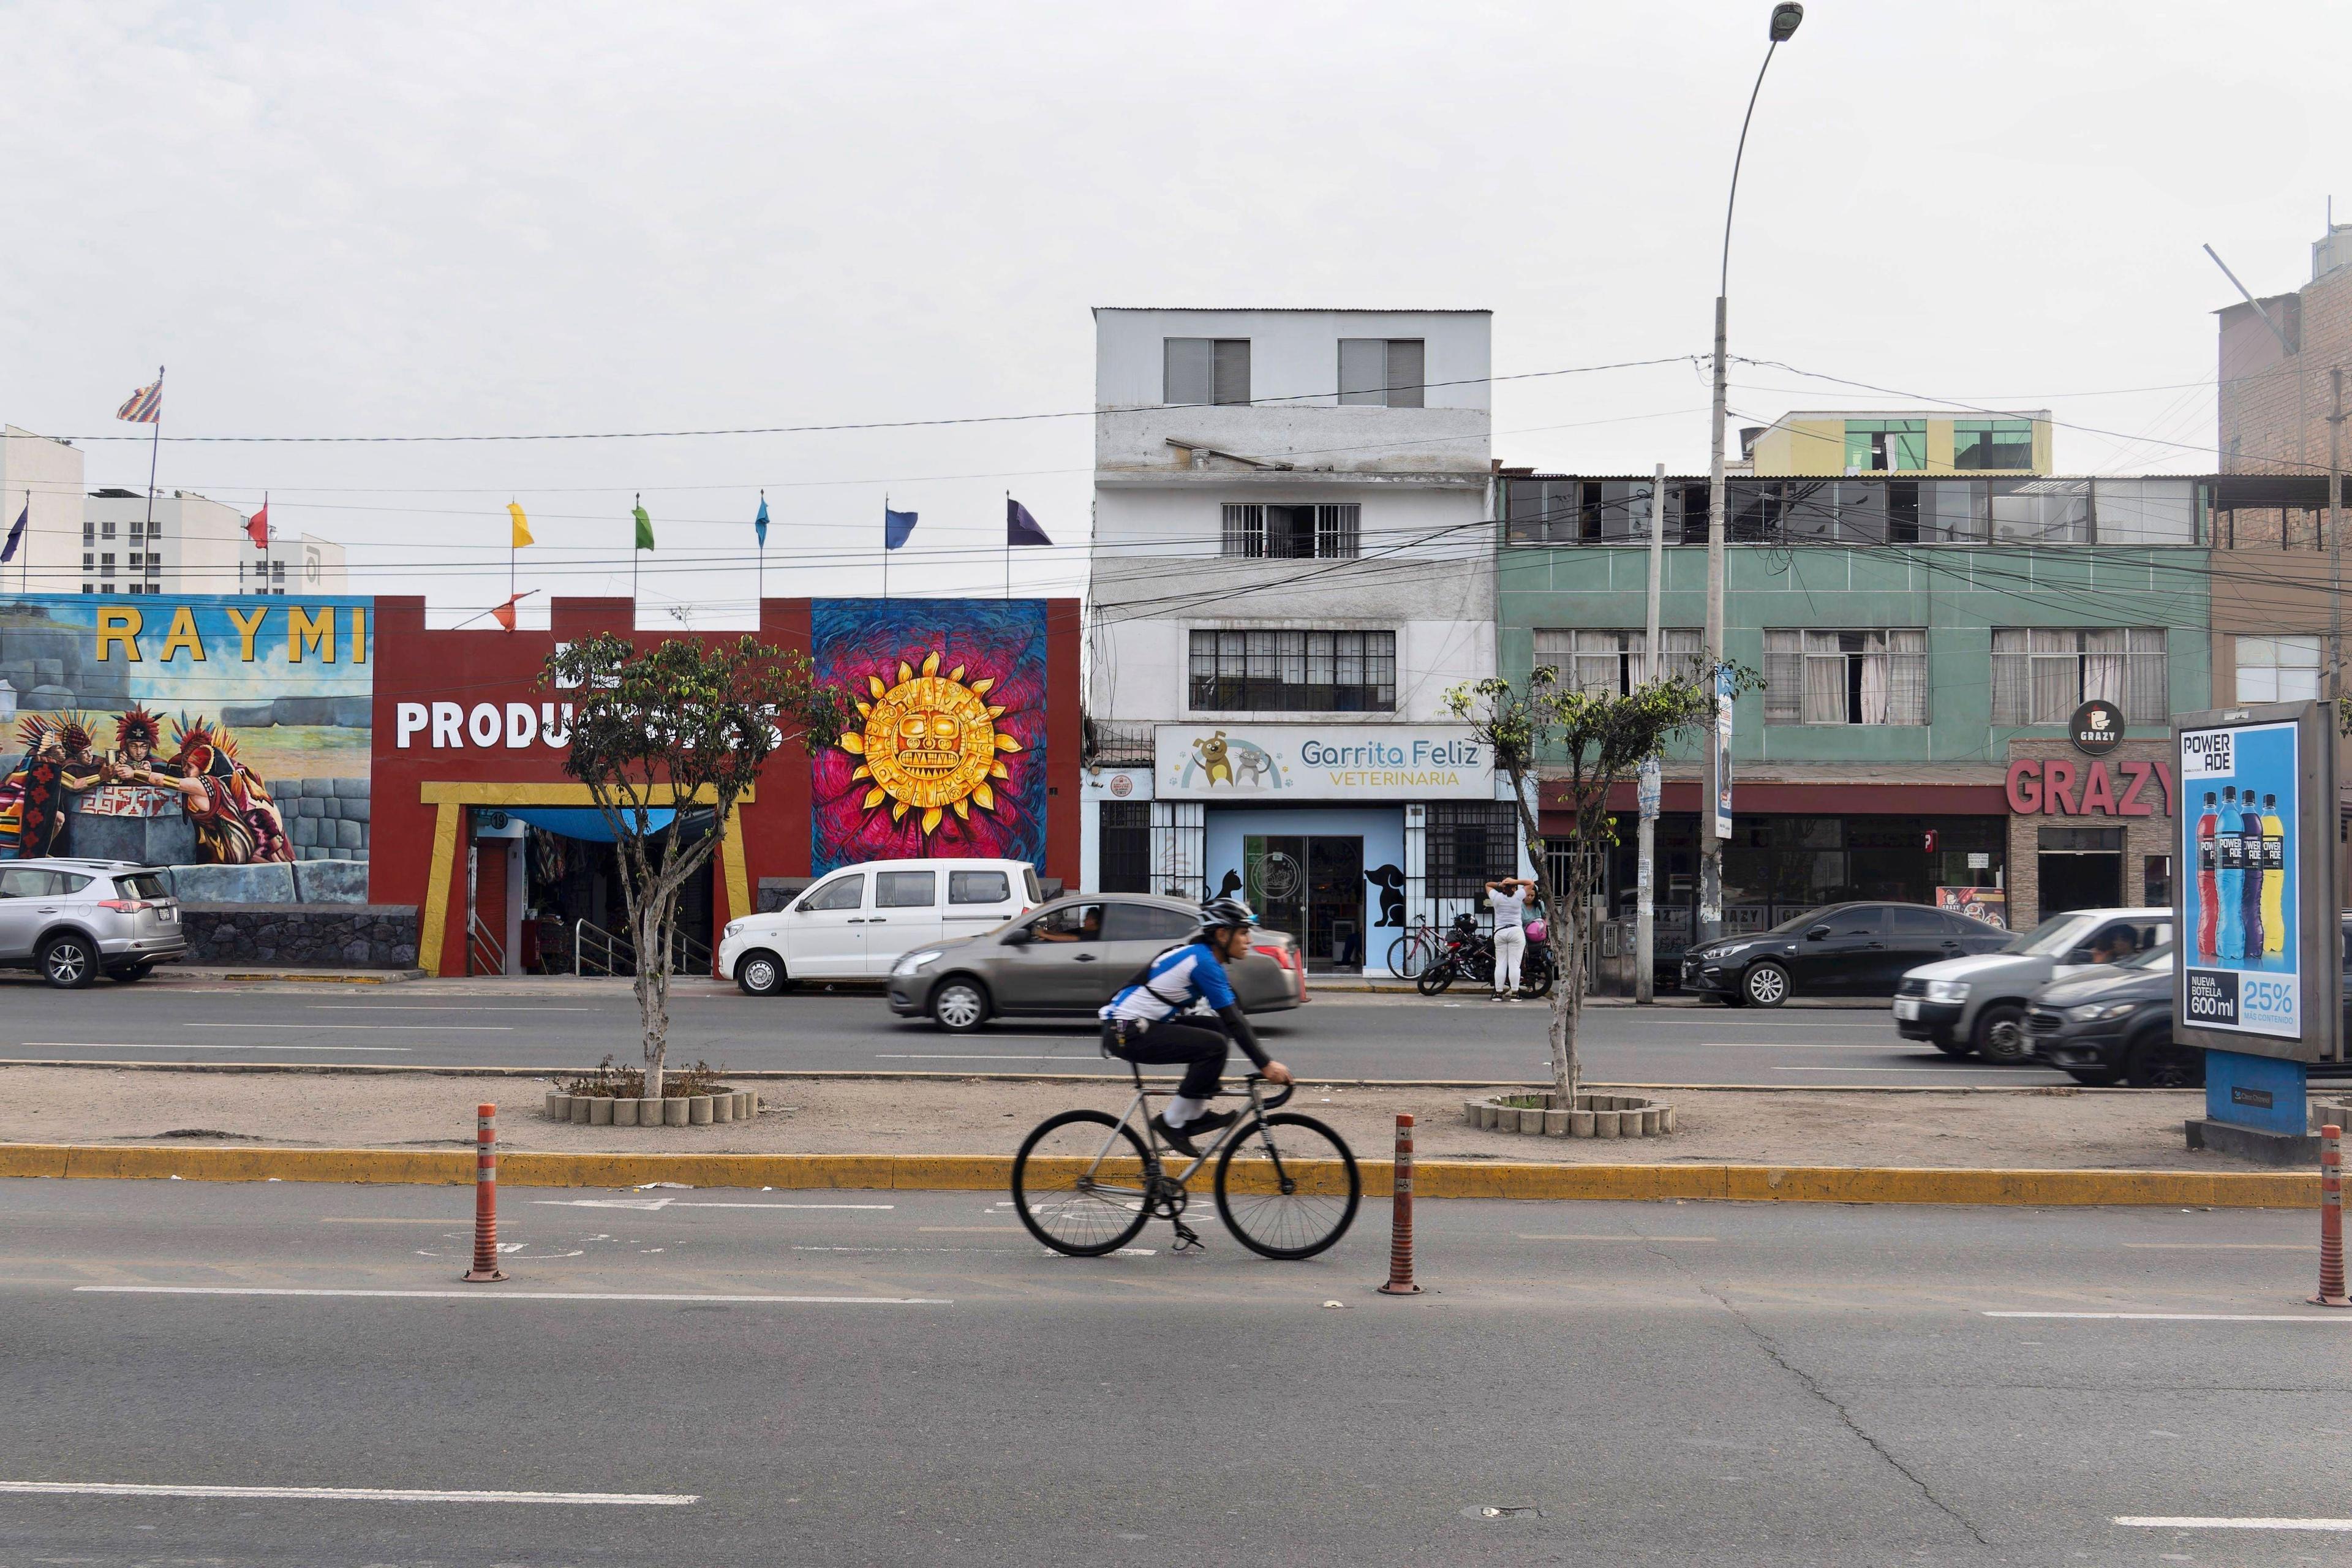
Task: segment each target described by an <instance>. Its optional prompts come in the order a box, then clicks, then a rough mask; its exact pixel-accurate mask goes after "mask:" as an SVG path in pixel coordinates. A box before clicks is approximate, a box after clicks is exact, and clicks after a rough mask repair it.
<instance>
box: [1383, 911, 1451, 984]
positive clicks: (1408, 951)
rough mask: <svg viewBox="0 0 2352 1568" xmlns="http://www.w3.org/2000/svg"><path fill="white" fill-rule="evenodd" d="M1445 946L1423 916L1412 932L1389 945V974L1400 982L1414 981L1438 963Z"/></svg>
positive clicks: (1414, 925)
mask: <svg viewBox="0 0 2352 1568" xmlns="http://www.w3.org/2000/svg"><path fill="white" fill-rule="evenodd" d="M1444 946H1445V942H1444V938H1443V937H1441V936H1439V935H1438V932H1437V928H1436V927H1435V926H1433V925H1431V924H1430V923H1429V917H1428V916H1426V915H1423V917H1422V918H1421V919H1420V920H1418V921H1414V922H1413V927H1412V930H1411V931H1406V932H1404V933H1403V934H1402V935H1401V936H1399V937H1398V938H1397V939H1396V940H1395V941H1394V942H1391V943H1389V973H1391V974H1393V975H1395V976H1396V977H1397V978H1398V979H1400V980H1412V979H1413V978H1415V977H1417V976H1418V975H1419V974H1420V973H1421V972H1422V971H1423V970H1424V969H1426V968H1428V967H1429V966H1430V965H1431V964H1432V963H1435V962H1436V960H1437V956H1438V954H1439V953H1440V952H1443V951H1444Z"/></svg>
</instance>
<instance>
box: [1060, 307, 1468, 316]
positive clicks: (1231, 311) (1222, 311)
mask: <svg viewBox="0 0 2352 1568" xmlns="http://www.w3.org/2000/svg"><path fill="white" fill-rule="evenodd" d="M1087 310H1089V311H1091V312H1092V313H1093V314H1095V315H1097V316H1099V315H1101V314H1102V313H1103V312H1104V311H1105V310H1127V311H1130V312H1132V313H1134V314H1136V315H1148V314H1152V313H1160V314H1172V313H1175V312H1179V311H1181V312H1183V313H1186V314H1189V315H1200V316H1211V315H1214V316H1491V315H1493V314H1494V313H1495V312H1494V311H1492V310H1484V309H1481V308H1478V307H1475V306H1464V305H1397V306H1381V305H1089V306H1087Z"/></svg>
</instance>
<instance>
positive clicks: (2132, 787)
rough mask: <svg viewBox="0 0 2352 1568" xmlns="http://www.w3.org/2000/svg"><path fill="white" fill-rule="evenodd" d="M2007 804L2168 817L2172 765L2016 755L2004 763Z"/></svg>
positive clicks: (2016, 808)
mask: <svg viewBox="0 0 2352 1568" xmlns="http://www.w3.org/2000/svg"><path fill="white" fill-rule="evenodd" d="M2007 787H2008V790H2009V809H2010V810H2011V811H2013V812H2015V813H2016V814H2017V815H2018V816H2035V815H2036V814H2044V813H2046V814H2047V815H2049V816H2174V815H2176V814H2177V812H2178V811H2179V805H2178V803H2177V802H2176V801H2175V799H2174V798H2173V796H2174V791H2173V783H2172V766H2171V764H2170V763H2162V762H2138V761H2127V762H2117V763H2107V762H2102V761H2093V762H2088V763H2078V762H2076V761H2075V760H2074V758H2072V757H2020V758H2018V759H2017V760H2016V761H2015V762H2013V763H2010V764H2009V778H2008V781H2007Z"/></svg>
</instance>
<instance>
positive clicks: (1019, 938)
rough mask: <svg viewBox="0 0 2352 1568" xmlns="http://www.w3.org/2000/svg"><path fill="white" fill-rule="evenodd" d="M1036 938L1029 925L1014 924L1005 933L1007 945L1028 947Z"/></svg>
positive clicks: (1005, 943)
mask: <svg viewBox="0 0 2352 1568" xmlns="http://www.w3.org/2000/svg"><path fill="white" fill-rule="evenodd" d="M1036 940H1037V939H1036V938H1035V937H1034V935H1032V934H1031V933H1030V931H1029V928H1028V927H1027V926H1014V927H1013V929H1012V930H1011V931H1006V932H1005V933H1004V945H1005V946H1007V947H1027V946H1028V945H1029V944H1030V943H1031V942H1034V941H1036Z"/></svg>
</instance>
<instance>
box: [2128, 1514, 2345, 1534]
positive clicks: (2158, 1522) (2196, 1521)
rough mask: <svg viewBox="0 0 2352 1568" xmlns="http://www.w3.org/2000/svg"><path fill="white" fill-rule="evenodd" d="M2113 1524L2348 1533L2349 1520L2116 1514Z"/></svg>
mask: <svg viewBox="0 0 2352 1568" xmlns="http://www.w3.org/2000/svg"><path fill="white" fill-rule="evenodd" d="M2116 1523H2117V1524H2122V1525H2129V1526H2132V1527H2133V1528H2136V1529H2140V1530H2315V1531H2327V1532H2330V1533H2332V1534H2336V1535H2345V1534H2352V1519H2200V1518H2197V1517H2195V1516H2193V1515H2184V1516H2176V1515H2172V1514H2132V1513H2125V1514H2117V1515H2116Z"/></svg>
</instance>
